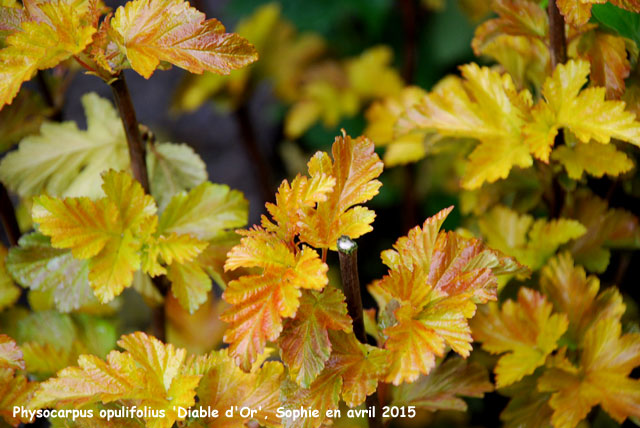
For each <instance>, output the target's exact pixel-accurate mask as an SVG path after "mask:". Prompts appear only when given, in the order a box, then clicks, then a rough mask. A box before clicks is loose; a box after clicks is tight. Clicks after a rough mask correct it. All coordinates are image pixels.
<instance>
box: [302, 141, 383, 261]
mask: <svg viewBox="0 0 640 428" xmlns="http://www.w3.org/2000/svg"><path fill="white" fill-rule="evenodd" d="M332 154H333V162H332V161H331V159H330V158H329V156H328V155H327V154H326V153H322V152H318V153H316V154H315V155H314V156H313V158H311V160H310V161H309V173H310V174H311V176H315V175H318V174H327V175H330V176H332V177H334V178H335V181H336V184H335V187H334V188H333V192H331V193H329V194H328V197H327V199H326V200H325V201H320V202H318V205H317V207H316V209H315V210H311V211H310V212H309V213H308V214H307V215H306V216H304V217H303V218H302V222H303V223H304V225H303V228H302V231H301V233H300V237H301V239H302V240H303V241H304V242H307V243H308V244H310V245H312V246H314V247H316V248H331V249H332V250H335V248H336V242H337V241H338V238H339V237H340V236H342V235H346V236H349V237H350V238H352V239H355V238H358V237H360V236H362V235H364V234H365V233H367V232H370V231H371V230H373V228H372V227H371V223H372V222H373V219H374V217H375V213H374V212H373V211H371V210H369V209H367V208H365V207H362V206H360V204H363V203H365V202H367V201H368V200H370V199H371V198H373V197H374V196H375V195H376V194H378V189H379V188H380V186H382V183H380V182H379V181H378V180H376V177H378V176H379V175H380V174H381V173H382V168H383V165H382V162H381V161H380V158H379V157H378V155H377V154H376V153H375V151H374V144H373V142H372V141H371V140H369V139H368V138H366V137H359V138H357V139H355V140H354V139H352V138H351V137H349V136H348V135H346V133H344V131H343V135H342V137H336V140H335V142H334V143H333V146H332Z"/></svg>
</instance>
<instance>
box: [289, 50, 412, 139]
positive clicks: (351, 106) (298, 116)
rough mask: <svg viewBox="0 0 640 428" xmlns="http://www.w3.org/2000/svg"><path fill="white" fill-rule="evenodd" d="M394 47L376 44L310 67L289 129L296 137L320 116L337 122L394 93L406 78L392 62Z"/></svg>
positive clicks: (327, 123)
mask: <svg viewBox="0 0 640 428" xmlns="http://www.w3.org/2000/svg"><path fill="white" fill-rule="evenodd" d="M391 57H392V51H391V49H389V48H388V47H387V46H376V47H373V48H371V49H369V50H367V51H365V52H363V53H362V54H361V55H360V56H359V57H355V58H350V59H347V60H345V61H344V62H342V63H340V62H331V61H327V62H321V63H319V64H318V65H316V66H314V67H312V68H310V69H309V70H308V71H307V73H306V74H307V75H308V78H307V79H306V82H305V84H304V85H302V86H301V87H300V88H299V89H298V90H299V91H300V93H301V96H299V97H298V99H297V100H296V102H295V103H294V104H293V106H292V107H291V109H290V110H289V111H288V112H287V117H286V119H285V133H286V134H287V135H288V136H289V137H291V138H296V137H299V136H300V135H302V134H303V133H304V132H305V131H306V130H307V129H309V128H310V127H311V126H312V125H313V124H314V123H316V122H317V121H318V120H322V122H323V123H324V125H325V126H326V127H331V126H336V125H337V124H338V121H339V120H340V119H341V118H342V117H344V116H353V115H354V114H355V113H356V112H357V111H358V109H359V108H360V106H361V105H362V104H364V103H366V102H368V101H370V100H373V99H378V98H383V97H386V96H392V95H395V94H396V93H398V92H400V90H401V89H402V79H401V78H400V76H399V74H398V73H397V72H396V71H395V70H394V69H393V68H392V67H391V66H390V62H391Z"/></svg>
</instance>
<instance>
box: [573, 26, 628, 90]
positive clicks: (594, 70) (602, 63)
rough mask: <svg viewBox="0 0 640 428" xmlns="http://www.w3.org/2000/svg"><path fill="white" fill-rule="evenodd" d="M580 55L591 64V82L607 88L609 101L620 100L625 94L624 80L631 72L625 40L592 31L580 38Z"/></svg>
mask: <svg viewBox="0 0 640 428" xmlns="http://www.w3.org/2000/svg"><path fill="white" fill-rule="evenodd" d="M578 54H579V55H580V56H583V57H585V58H586V59H587V60H589V62H590V63H591V76H590V78H591V81H592V82H593V83H594V84H595V85H596V86H603V87H605V88H607V98H608V99H619V98H620V97H621V96H622V94H623V93H624V89H625V84H624V80H625V79H626V78H627V77H629V72H630V71H631V64H630V63H629V59H628V58H627V48H626V45H625V41H624V38H622V37H620V36H616V35H613V34H609V33H605V32H602V31H598V30H593V31H590V32H588V33H586V34H584V35H582V36H581V37H580V40H579V41H578Z"/></svg>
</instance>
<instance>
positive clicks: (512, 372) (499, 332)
mask: <svg viewBox="0 0 640 428" xmlns="http://www.w3.org/2000/svg"><path fill="white" fill-rule="evenodd" d="M552 310H553V306H552V305H551V303H549V302H547V300H546V298H545V297H544V296H543V295H541V294H540V293H538V292H537V291H534V290H531V289H529V288H525V287H523V288H521V289H520V291H519V293H518V301H517V302H514V301H513V300H507V301H506V302H505V303H504V304H503V305H502V308H501V309H498V307H497V305H490V306H489V310H488V311H483V312H480V313H478V315H477V316H476V317H475V318H474V319H473V320H472V321H471V328H472V331H473V337H474V339H476V340H477V341H479V342H482V347H483V349H485V350H487V351H489V352H491V353H493V354H503V353H505V352H506V354H504V355H502V356H501V357H500V359H499V360H498V363H497V365H496V368H495V373H496V386H497V387H498V388H502V387H504V386H508V385H511V384H512V383H514V382H517V381H519V380H520V379H522V378H523V377H524V376H526V375H530V374H531V373H533V372H534V370H535V369H536V368H537V367H540V366H541V365H543V364H544V362H545V360H546V358H547V356H548V355H549V354H550V353H551V352H553V351H554V350H555V349H556V348H557V346H558V345H557V341H558V339H559V338H560V336H562V335H563V334H564V332H565V331H566V330H567V326H568V324H569V322H568V320H567V316H566V315H565V314H552V313H551V312H552Z"/></svg>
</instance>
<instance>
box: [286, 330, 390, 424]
mask: <svg viewBox="0 0 640 428" xmlns="http://www.w3.org/2000/svg"><path fill="white" fill-rule="evenodd" d="M329 338H330V340H331V344H332V346H333V352H332V354H331V357H330V358H329V360H328V361H327V363H326V365H325V369H324V370H323V371H322V373H320V375H319V376H318V377H317V378H316V380H315V381H314V382H313V383H312V384H311V386H310V387H309V389H304V388H300V387H297V386H296V385H295V384H294V383H293V382H291V383H288V384H287V383H285V385H284V391H283V394H284V396H285V400H284V404H285V408H291V409H296V408H297V409H299V408H300V406H303V407H305V408H311V409H317V410H319V411H320V417H318V418H306V419H298V420H296V421H292V420H288V419H284V420H283V423H284V425H286V426H289V427H305V428H311V427H318V426H320V425H321V424H322V422H323V421H324V419H325V415H326V411H327V410H329V409H337V408H338V404H339V400H340V398H342V399H343V400H344V401H345V403H347V405H348V406H349V407H355V406H358V405H360V404H362V403H363V402H364V400H365V398H366V397H367V395H371V394H373V393H374V392H375V390H376V388H377V386H378V382H379V381H380V380H382V378H383V377H384V374H385V373H386V371H387V367H388V364H389V363H388V359H389V356H388V354H387V352H386V351H385V350H383V349H379V348H376V347H374V346H370V345H363V344H362V343H360V342H358V340H357V339H356V337H355V336H354V334H353V333H344V332H341V331H331V332H330V333H329Z"/></svg>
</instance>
